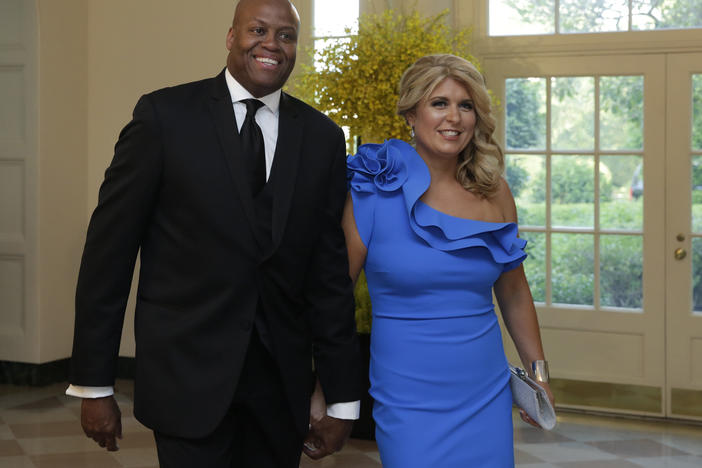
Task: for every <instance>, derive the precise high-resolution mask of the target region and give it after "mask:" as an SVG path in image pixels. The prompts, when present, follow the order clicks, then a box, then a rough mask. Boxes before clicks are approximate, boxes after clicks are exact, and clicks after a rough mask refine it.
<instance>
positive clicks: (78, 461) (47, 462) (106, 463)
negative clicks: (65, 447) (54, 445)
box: [30, 451, 122, 468]
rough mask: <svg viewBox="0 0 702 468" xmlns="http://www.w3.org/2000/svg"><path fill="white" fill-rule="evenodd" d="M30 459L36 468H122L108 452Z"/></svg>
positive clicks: (36, 456) (37, 456)
mask: <svg viewBox="0 0 702 468" xmlns="http://www.w3.org/2000/svg"><path fill="white" fill-rule="evenodd" d="M30 458H31V460H32V461H33V462H34V465H36V468H96V467H99V468H122V467H121V466H120V464H119V462H118V461H117V460H115V459H114V458H113V457H112V455H110V454H109V453H107V452H106V451H103V452H96V453H93V452H90V453H66V454H51V455H35V456H32V457H30Z"/></svg>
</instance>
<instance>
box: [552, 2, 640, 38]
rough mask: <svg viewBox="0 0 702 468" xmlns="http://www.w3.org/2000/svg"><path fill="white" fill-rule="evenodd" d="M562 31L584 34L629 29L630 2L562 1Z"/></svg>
mask: <svg viewBox="0 0 702 468" xmlns="http://www.w3.org/2000/svg"><path fill="white" fill-rule="evenodd" d="M559 21H560V25H559V28H560V31H561V32H563V33H584V32H601V31H626V30H628V29H629V1H628V0H600V1H597V2H592V1H586V2H584V1H583V0H561V2H560V11H559Z"/></svg>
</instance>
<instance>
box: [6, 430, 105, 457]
mask: <svg viewBox="0 0 702 468" xmlns="http://www.w3.org/2000/svg"><path fill="white" fill-rule="evenodd" d="M17 442H18V443H19V444H20V446H21V447H22V449H23V450H24V452H25V453H26V454H28V455H48V454H51V453H76V452H101V451H104V450H105V449H104V448H102V447H100V446H99V445H98V444H96V443H95V441H93V440H92V439H88V438H87V437H86V436H85V435H77V436H65V437H33V438H30V439H18V440H17Z"/></svg>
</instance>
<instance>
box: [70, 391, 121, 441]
mask: <svg viewBox="0 0 702 468" xmlns="http://www.w3.org/2000/svg"><path fill="white" fill-rule="evenodd" d="M80 423H81V425H82V426H83V431H84V432H85V435H87V436H88V437H90V438H91V439H93V440H94V441H95V442H97V443H98V445H100V447H106V448H107V450H109V451H111V452H114V451H116V450H119V447H118V446H117V439H118V438H119V439H121V438H122V413H121V412H120V411H119V406H117V402H116V401H115V398H114V396H108V397H104V398H83V403H82V404H81V408H80Z"/></svg>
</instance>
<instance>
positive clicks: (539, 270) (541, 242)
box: [519, 232, 546, 302]
mask: <svg viewBox="0 0 702 468" xmlns="http://www.w3.org/2000/svg"><path fill="white" fill-rule="evenodd" d="M519 235H520V236H521V237H523V238H524V240H526V241H527V246H526V249H525V250H526V253H527V255H528V257H527V258H526V260H525V261H524V272H525V273H526V277H527V280H528V281H529V287H530V288H531V294H532V296H534V301H535V302H546V234H544V233H541V232H520V234H519Z"/></svg>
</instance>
